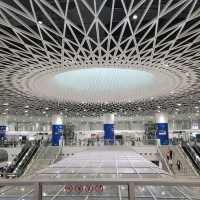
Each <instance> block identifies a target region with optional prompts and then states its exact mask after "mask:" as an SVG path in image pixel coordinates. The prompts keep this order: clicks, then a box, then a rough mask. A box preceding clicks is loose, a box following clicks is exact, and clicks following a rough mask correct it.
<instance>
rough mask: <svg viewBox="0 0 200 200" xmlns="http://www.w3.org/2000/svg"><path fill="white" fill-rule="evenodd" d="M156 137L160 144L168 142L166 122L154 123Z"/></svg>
mask: <svg viewBox="0 0 200 200" xmlns="http://www.w3.org/2000/svg"><path fill="white" fill-rule="evenodd" d="M156 138H157V139H160V144H161V145H168V144H169V134H168V123H157V124H156Z"/></svg>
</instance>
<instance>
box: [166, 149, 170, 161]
mask: <svg viewBox="0 0 200 200" xmlns="http://www.w3.org/2000/svg"><path fill="white" fill-rule="evenodd" d="M166 158H167V162H169V158H170V155H169V151H168V152H167V153H166Z"/></svg>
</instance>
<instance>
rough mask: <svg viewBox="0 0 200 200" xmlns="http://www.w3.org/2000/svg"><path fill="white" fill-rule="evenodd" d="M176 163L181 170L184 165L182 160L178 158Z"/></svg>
mask: <svg viewBox="0 0 200 200" xmlns="http://www.w3.org/2000/svg"><path fill="white" fill-rule="evenodd" d="M176 165H177V169H178V171H180V170H181V167H182V163H181V161H180V160H177V162H176Z"/></svg>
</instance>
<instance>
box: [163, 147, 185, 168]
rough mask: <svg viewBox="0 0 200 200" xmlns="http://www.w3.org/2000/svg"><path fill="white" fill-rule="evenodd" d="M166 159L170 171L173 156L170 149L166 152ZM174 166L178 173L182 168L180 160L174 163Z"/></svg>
mask: <svg viewBox="0 0 200 200" xmlns="http://www.w3.org/2000/svg"><path fill="white" fill-rule="evenodd" d="M166 157H167V162H168V164H169V167H170V169H171V170H173V157H174V156H173V151H172V150H171V149H169V151H168V152H167V154H166ZM176 166H177V169H178V171H180V170H181V168H182V163H181V161H180V160H177V161H176Z"/></svg>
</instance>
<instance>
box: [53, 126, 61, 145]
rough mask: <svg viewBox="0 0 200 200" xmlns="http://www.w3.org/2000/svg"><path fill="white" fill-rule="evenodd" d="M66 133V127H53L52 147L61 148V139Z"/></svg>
mask: <svg viewBox="0 0 200 200" xmlns="http://www.w3.org/2000/svg"><path fill="white" fill-rule="evenodd" d="M63 132H64V125H52V137H51V144H52V146H59V141H60V137H61V136H62V134H63Z"/></svg>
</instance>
